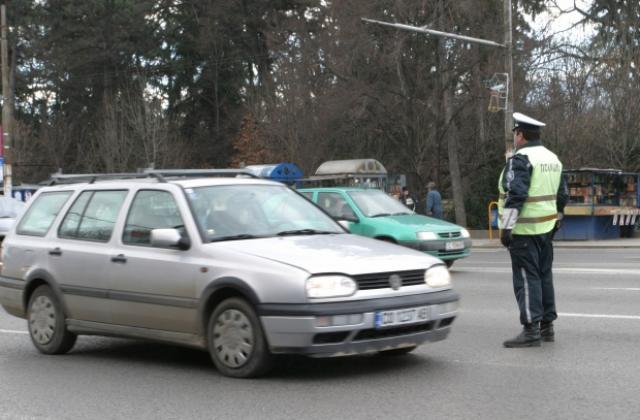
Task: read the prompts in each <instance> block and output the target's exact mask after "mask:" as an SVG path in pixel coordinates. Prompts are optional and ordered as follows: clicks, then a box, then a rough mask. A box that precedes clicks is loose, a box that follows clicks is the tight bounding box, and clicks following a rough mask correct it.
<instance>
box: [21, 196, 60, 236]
mask: <svg viewBox="0 0 640 420" xmlns="http://www.w3.org/2000/svg"><path fill="white" fill-rule="evenodd" d="M72 193H73V191H56V192H47V193H42V194H40V195H39V196H38V198H37V199H36V201H35V202H34V203H33V204H32V205H31V206H30V207H29V209H28V210H27V214H25V215H24V217H23V218H22V220H21V221H20V224H19V225H18V228H17V229H16V232H17V233H18V235H30V236H44V235H46V234H47V231H49V228H50V227H51V224H52V223H53V221H54V220H55V218H56V216H57V215H58V213H59V212H60V209H61V208H62V206H64V203H66V202H67V200H68V199H69V197H70V196H71V194H72Z"/></svg>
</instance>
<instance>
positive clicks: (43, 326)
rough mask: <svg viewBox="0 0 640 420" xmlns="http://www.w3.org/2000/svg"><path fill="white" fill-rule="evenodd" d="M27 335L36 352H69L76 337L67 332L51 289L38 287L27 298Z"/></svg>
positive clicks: (59, 307) (63, 317)
mask: <svg viewBox="0 0 640 420" xmlns="http://www.w3.org/2000/svg"><path fill="white" fill-rule="evenodd" d="M27 315H28V316H27V319H28V323H29V335H30V336H31V341H32V342H33V345H34V346H36V348H37V349H38V351H40V352H41V353H45V354H63V353H66V352H68V351H69V350H71V348H72V347H73V345H74V344H75V343H76V338H77V336H76V335H75V334H73V333H71V332H69V331H68V330H67V326H66V325H65V316H64V311H63V310H62V305H61V303H60V302H59V301H58V298H57V297H56V295H55V293H53V290H51V287H49V286H47V285H42V286H39V287H38V288H37V289H36V290H35V291H34V292H33V294H32V295H31V298H29V306H28V308H27Z"/></svg>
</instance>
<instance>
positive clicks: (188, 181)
mask: <svg viewBox="0 0 640 420" xmlns="http://www.w3.org/2000/svg"><path fill="white" fill-rule="evenodd" d="M167 184H174V185H179V186H181V187H182V188H197V187H208V186H218V185H272V186H282V187H285V185H284V184H282V183H280V182H275V181H268V180H263V179H256V178H236V177H197V178H168V179H166V182H161V181H159V180H157V179H154V178H130V179H97V180H95V181H94V182H79V183H72V184H57V185H52V186H46V187H42V188H41V190H43V192H46V191H68V190H77V189H94V188H95V189H105V188H130V187H131V186H132V185H133V186H135V185H148V186H152V185H157V186H160V185H167Z"/></svg>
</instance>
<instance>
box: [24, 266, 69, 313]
mask: <svg viewBox="0 0 640 420" xmlns="http://www.w3.org/2000/svg"><path fill="white" fill-rule="evenodd" d="M42 285H46V286H49V287H50V288H51V290H52V291H53V293H54V294H55V295H56V298H58V301H59V302H60V305H62V310H63V311H64V314H65V315H67V314H68V313H69V311H68V310H67V304H66V302H65V300H64V294H63V293H62V290H61V289H60V286H59V285H58V283H57V282H56V281H55V280H54V279H53V276H51V274H49V273H48V272H47V271H45V270H35V271H33V272H31V273H29V276H28V277H27V281H26V285H25V288H24V291H23V292H22V308H23V310H24V313H25V314H27V311H28V309H29V308H28V306H29V299H30V298H31V295H33V292H34V291H35V290H36V289H37V288H38V287H40V286H42Z"/></svg>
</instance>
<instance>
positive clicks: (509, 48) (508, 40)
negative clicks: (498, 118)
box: [362, 0, 514, 158]
mask: <svg viewBox="0 0 640 420" xmlns="http://www.w3.org/2000/svg"><path fill="white" fill-rule="evenodd" d="M503 5H504V44H500V43H498V42H495V41H490V40H487V39H482V38H475V37H470V36H465V35H459V34H453V33H450V32H442V31H436V30H434V29H429V28H427V27H426V26H411V25H405V24H402V23H391V22H383V21H380V20H375V19H367V18H362V21H363V22H366V23H372V24H376V25H382V26H389V27H392V28H397V29H402V30H405V31H413V32H420V33H424V34H429V35H434V36H439V37H445V38H453V39H458V40H461V41H466V42H472V43H476V44H482V45H487V46H490V47H498V48H504V49H505V67H506V69H505V72H506V73H507V74H508V88H507V98H506V109H505V110H504V134H505V158H508V157H509V156H511V154H512V153H513V141H512V140H513V139H512V134H511V119H512V117H511V116H512V115H513V97H514V96H513V57H512V56H513V42H512V33H511V25H512V22H511V0H504V3H503Z"/></svg>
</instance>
